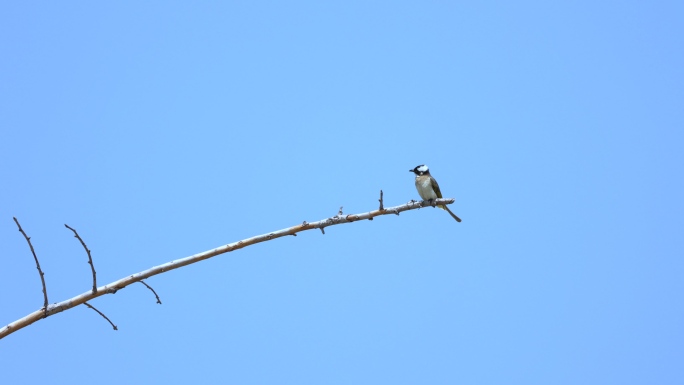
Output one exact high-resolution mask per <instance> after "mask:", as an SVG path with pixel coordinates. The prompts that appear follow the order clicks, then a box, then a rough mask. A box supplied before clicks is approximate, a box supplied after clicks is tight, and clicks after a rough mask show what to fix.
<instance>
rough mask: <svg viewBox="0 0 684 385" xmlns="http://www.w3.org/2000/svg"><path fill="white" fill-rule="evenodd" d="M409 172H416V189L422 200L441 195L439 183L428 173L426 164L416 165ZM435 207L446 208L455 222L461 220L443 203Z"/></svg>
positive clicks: (430, 199)
mask: <svg viewBox="0 0 684 385" xmlns="http://www.w3.org/2000/svg"><path fill="white" fill-rule="evenodd" d="M409 172H412V173H414V174H416V190H418V194H419V195H420V197H421V198H423V200H424V201H427V200H429V201H432V200H435V199H437V198H441V197H442V192H441V191H439V185H438V184H437V181H436V180H435V178H433V177H432V175H430V170H429V169H428V166H426V165H424V164H421V165H420V166H416V168H414V169H413V170H409ZM437 207H439V208H440V209H442V210H446V211H447V212H448V213H449V214H451V216H452V217H453V218H454V219H455V220H456V222H460V221H461V218H459V217H457V216H456V214H454V213H452V212H451V210H449V208H448V207H446V206H445V205H439V206H437Z"/></svg>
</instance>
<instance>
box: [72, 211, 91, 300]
mask: <svg viewBox="0 0 684 385" xmlns="http://www.w3.org/2000/svg"><path fill="white" fill-rule="evenodd" d="M64 227H66V228H67V229H69V230H71V231H73V232H74V237H75V238H77V239H78V240H79V241H80V242H81V245H83V248H84V249H85V251H86V253H87V254H88V264H89V265H90V270H91V271H92V272H93V294H95V293H97V278H96V276H97V273H96V272H95V265H94V264H93V257H92V256H91V255H90V249H88V246H86V244H85V242H83V239H81V236H80V235H78V233H77V232H76V230H74V229H72V228H71V227H69V225H67V224H66V223H65V224H64Z"/></svg>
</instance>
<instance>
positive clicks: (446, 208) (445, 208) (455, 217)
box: [437, 205, 461, 222]
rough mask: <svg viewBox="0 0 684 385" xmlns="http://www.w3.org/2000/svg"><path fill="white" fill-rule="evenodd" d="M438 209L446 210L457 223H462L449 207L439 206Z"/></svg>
mask: <svg viewBox="0 0 684 385" xmlns="http://www.w3.org/2000/svg"><path fill="white" fill-rule="evenodd" d="M437 207H439V208H440V209H442V210H446V211H447V212H448V213H449V214H450V215H451V216H452V217H453V218H454V219H455V220H456V222H460V221H461V218H459V217H457V216H456V214H454V213H452V212H451V210H449V208H448V207H446V206H444V205H439V206H437Z"/></svg>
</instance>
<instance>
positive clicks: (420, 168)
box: [417, 164, 428, 172]
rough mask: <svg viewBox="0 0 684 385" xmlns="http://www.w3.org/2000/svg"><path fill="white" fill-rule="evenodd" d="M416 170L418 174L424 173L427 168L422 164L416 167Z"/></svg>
mask: <svg viewBox="0 0 684 385" xmlns="http://www.w3.org/2000/svg"><path fill="white" fill-rule="evenodd" d="M417 170H418V172H426V171H427V170H428V166H426V165H424V164H422V165H420V166H418V168H417Z"/></svg>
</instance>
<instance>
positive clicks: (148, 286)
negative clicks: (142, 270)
mask: <svg viewBox="0 0 684 385" xmlns="http://www.w3.org/2000/svg"><path fill="white" fill-rule="evenodd" d="M140 283H142V284H143V285H145V287H147V288H148V289H150V290H152V292H153V293H154V296H155V297H157V303H158V304H160V305H161V300H160V299H159V296H158V295H157V292H156V291H154V289H153V288H152V287H151V286H150V285H148V284H147V283H145V281H142V280H141V281H140Z"/></svg>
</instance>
